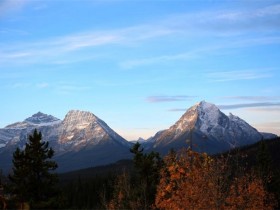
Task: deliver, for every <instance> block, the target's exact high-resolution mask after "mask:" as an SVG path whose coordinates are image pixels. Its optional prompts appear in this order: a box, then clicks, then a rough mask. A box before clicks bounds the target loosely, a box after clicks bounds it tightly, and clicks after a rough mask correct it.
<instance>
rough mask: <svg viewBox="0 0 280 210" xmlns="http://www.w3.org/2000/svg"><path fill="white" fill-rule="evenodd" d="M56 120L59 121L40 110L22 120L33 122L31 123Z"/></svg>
mask: <svg viewBox="0 0 280 210" xmlns="http://www.w3.org/2000/svg"><path fill="white" fill-rule="evenodd" d="M56 121H60V120H59V119H58V118H56V117H54V116H52V115H47V114H44V113H42V112H38V113H36V114H34V115H32V116H31V117H28V118H26V119H25V120H24V122H28V123H33V124H42V123H51V122H56Z"/></svg>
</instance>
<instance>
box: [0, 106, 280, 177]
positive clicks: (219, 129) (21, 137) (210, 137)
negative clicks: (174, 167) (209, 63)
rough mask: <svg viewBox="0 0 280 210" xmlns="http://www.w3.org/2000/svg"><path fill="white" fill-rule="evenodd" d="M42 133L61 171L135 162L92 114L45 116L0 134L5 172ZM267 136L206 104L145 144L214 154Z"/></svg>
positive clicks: (1, 163)
mask: <svg viewBox="0 0 280 210" xmlns="http://www.w3.org/2000/svg"><path fill="white" fill-rule="evenodd" d="M35 128H36V129H37V130H39V131H41V132H42V136H43V141H48V142H49V143H50V146H51V147H52V148H53V149H54V151H55V156H54V159H55V160H56V161H57V163H58V166H59V167H58V172H66V171H72V170H77V169H82V168H87V167H92V166H98V165H105V164H109V163H113V162H116V161H118V160H121V159H128V158H132V155H131V153H130V152H129V149H130V148H131V146H132V143H131V142H128V141H126V140H125V139H124V138H122V137H121V136H120V135H118V134H117V133H116V132H115V131H113V130H112V129H111V128H110V127H109V126H108V125H107V124H106V123H105V122H104V121H102V120H101V119H99V118H98V117H97V116H95V115H94V114H92V113H90V112H85V111H78V110H72V111H69V112H68V113H67V115H66V116H65V118H64V120H63V121H61V120H59V119H57V118H55V117H53V116H51V115H46V114H43V113H41V112H38V113H37V114H34V115H33V116H31V117H29V118H27V119H25V120H24V121H23V122H17V123H14V124H11V125H8V126H6V127H5V128H3V129H0V169H2V170H3V171H4V172H5V173H7V172H10V171H11V167H12V154H13V152H14V151H15V149H16V147H19V148H20V149H23V148H24V146H25V143H26V141H27V138H28V135H29V134H31V133H32V132H33V130H34V129H35ZM263 136H264V137H265V138H275V137H276V135H274V134H268V133H265V134H264V135H262V134H261V133H259V132H258V131H257V130H256V129H255V128H253V127H252V126H250V125H249V124H248V123H246V122H245V121H244V120H242V119H240V118H239V117H237V116H234V115H232V114H230V115H229V116H226V115H225V114H224V113H222V112H221V111H220V110H219V109H218V108H217V107H216V106H215V105H214V104H210V103H207V102H204V101H202V102H200V103H198V104H196V105H194V106H192V107H191V108H189V109H188V110H187V111H186V113H185V114H184V115H183V116H182V117H181V118H180V119H179V120H178V121H177V122H176V123H175V124H174V125H172V126H171V127H170V128H169V129H167V130H163V131H159V132H158V133H157V134H156V135H155V136H154V137H151V138H149V139H148V140H147V141H143V140H142V141H141V144H142V146H143V147H144V148H145V151H151V150H156V151H159V152H160V153H162V154H166V153H167V152H168V151H169V150H170V149H171V148H174V149H180V148H182V147H191V148H192V149H194V150H196V151H199V152H207V153H209V154H214V153H219V152H224V151H226V150H229V149H231V148H236V147H239V146H243V145H248V144H253V143H255V142H257V141H259V140H261V139H262V138H263Z"/></svg>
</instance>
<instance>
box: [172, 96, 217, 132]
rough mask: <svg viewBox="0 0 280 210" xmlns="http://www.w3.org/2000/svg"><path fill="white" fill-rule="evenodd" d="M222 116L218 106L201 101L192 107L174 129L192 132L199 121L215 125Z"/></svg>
mask: <svg viewBox="0 0 280 210" xmlns="http://www.w3.org/2000/svg"><path fill="white" fill-rule="evenodd" d="M220 114H221V112H220V110H219V109H218V107H217V106H215V105H214V104H211V103H208V102H206V101H201V102H199V103H197V104H195V105H194V106H192V107H190V108H189V109H188V110H187V111H186V112H185V114H184V115H183V116H182V117H181V118H180V119H179V120H178V121H177V122H176V124H175V125H174V126H172V127H173V128H176V129H177V130H181V131H183V130H186V129H187V130H190V129H192V128H193V127H194V126H195V124H196V123H197V120H202V121H208V122H210V123H211V124H215V123H217V122H216V121H217V120H218V118H219V116H220Z"/></svg>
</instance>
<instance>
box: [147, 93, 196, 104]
mask: <svg viewBox="0 0 280 210" xmlns="http://www.w3.org/2000/svg"><path fill="white" fill-rule="evenodd" d="M193 98H195V96H187V95H177V96H149V97H147V98H146V101H148V102H149V103H161V102H172V101H186V100H191V99H193Z"/></svg>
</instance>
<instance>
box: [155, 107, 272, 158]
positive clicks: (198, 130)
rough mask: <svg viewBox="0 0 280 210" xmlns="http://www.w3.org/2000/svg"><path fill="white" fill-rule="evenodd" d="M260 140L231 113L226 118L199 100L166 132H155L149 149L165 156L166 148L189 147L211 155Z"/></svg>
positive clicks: (250, 128)
mask: <svg viewBox="0 0 280 210" xmlns="http://www.w3.org/2000/svg"><path fill="white" fill-rule="evenodd" d="M267 136H269V137H270V138H272V137H275V138H276V137H277V136H276V135H274V134H270V135H268V134H266V135H265V137H267ZM262 138H263V135H262V134H261V133H259V132H258V131H257V130H256V129H255V128H253V127H252V126H250V125H249V124H248V123H246V122H245V121H244V120H242V119H241V118H239V117H237V116H234V115H233V114H230V115H229V116H226V115H225V114H224V113H222V112H221V111H220V110H219V109H218V107H217V106H215V105H214V104H211V103H207V102H205V101H202V102H200V103H197V104H195V105H194V106H192V107H191V108H189V109H188V110H187V111H186V112H185V114H183V116H182V117H181V118H180V119H179V120H178V121H177V122H176V123H175V124H174V125H172V126H171V127H170V128H169V129H167V130H164V131H161V132H160V133H157V134H156V135H155V136H154V137H153V138H152V141H153V142H154V144H153V147H152V149H153V150H157V151H159V152H161V153H167V152H168V150H170V148H174V149H180V148H182V147H191V148H192V149H193V150H196V151H199V152H206V153H209V154H215V153H219V152H224V151H227V150H229V149H232V148H236V147H240V146H244V145H249V144H253V143H255V142H257V141H260V140H261V139H262Z"/></svg>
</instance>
